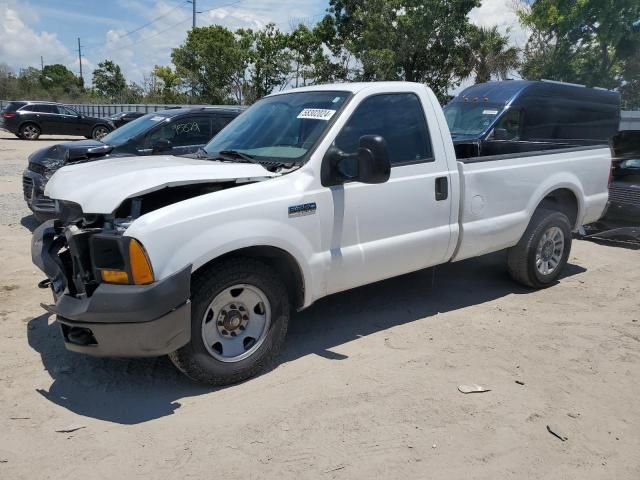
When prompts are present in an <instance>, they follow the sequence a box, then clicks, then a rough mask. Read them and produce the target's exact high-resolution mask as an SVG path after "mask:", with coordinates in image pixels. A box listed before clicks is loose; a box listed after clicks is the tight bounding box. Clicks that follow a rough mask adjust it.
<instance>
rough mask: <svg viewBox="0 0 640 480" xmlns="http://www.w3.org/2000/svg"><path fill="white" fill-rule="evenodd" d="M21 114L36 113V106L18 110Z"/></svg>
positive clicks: (26, 106) (27, 106)
mask: <svg viewBox="0 0 640 480" xmlns="http://www.w3.org/2000/svg"><path fill="white" fill-rule="evenodd" d="M20 111H21V112H35V111H36V106H35V105H25V106H24V107H22V108H21V109H20Z"/></svg>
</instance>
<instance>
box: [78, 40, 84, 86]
mask: <svg viewBox="0 0 640 480" xmlns="http://www.w3.org/2000/svg"><path fill="white" fill-rule="evenodd" d="M78 63H79V64H80V81H81V82H82V85H84V77H83V76H82V45H80V37H78Z"/></svg>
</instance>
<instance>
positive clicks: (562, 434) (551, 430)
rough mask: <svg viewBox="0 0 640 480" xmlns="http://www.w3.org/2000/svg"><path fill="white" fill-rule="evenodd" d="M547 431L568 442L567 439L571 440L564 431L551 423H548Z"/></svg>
mask: <svg viewBox="0 0 640 480" xmlns="http://www.w3.org/2000/svg"><path fill="white" fill-rule="evenodd" d="M547 431H548V432H549V433H550V434H551V435H553V436H554V437H557V438H559V439H560V440H562V441H563V442H566V441H567V440H569V437H567V436H566V435H565V434H564V433H562V432H561V431H560V430H558V429H557V428H556V427H551V426H549V425H547Z"/></svg>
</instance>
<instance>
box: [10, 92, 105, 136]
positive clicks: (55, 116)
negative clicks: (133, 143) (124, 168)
mask: <svg viewBox="0 0 640 480" xmlns="http://www.w3.org/2000/svg"><path fill="white" fill-rule="evenodd" d="M0 128H3V129H5V130H7V131H9V132H11V133H13V134H15V135H16V136H17V137H18V138H23V139H25V140H37V139H38V137H39V136H40V135H41V134H45V135H51V134H54V135H81V136H83V137H87V138H94V139H96V140H99V139H101V138H102V137H104V136H105V135H106V134H107V133H109V132H110V131H111V130H113V127H112V126H111V124H110V123H109V120H108V119H104V118H95V117H87V116H85V115H80V114H79V113H78V112H76V111H75V110H73V109H72V108H69V107H67V106H65V105H62V104H60V103H53V102H28V101H24V102H9V104H8V105H7V106H6V108H5V109H4V110H3V111H2V115H0Z"/></svg>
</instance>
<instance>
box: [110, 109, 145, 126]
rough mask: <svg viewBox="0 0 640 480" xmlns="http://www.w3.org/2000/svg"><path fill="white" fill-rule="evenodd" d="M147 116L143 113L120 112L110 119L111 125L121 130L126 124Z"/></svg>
mask: <svg viewBox="0 0 640 480" xmlns="http://www.w3.org/2000/svg"><path fill="white" fill-rule="evenodd" d="M144 115H145V114H144V113H142V112H120V113H116V114H114V115H111V116H110V117H109V121H110V123H112V124H113V126H114V127H115V128H120V127H121V126H123V125H124V124H126V123H129V122H131V121H133V120H135V119H136V118H140V117H143V116H144Z"/></svg>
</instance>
